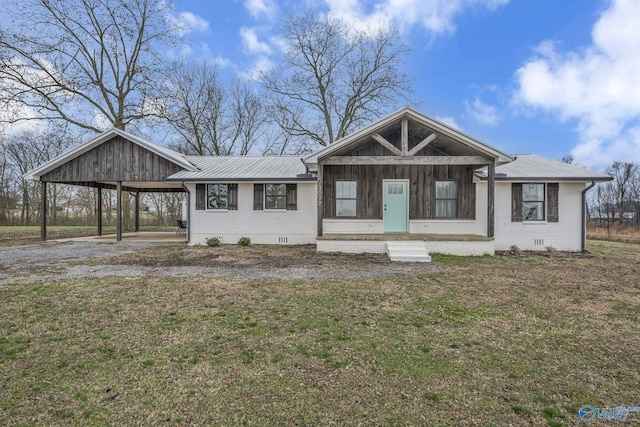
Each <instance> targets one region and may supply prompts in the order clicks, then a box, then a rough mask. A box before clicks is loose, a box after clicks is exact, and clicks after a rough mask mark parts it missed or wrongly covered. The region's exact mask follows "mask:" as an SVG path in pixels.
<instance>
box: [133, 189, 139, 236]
mask: <svg viewBox="0 0 640 427" xmlns="http://www.w3.org/2000/svg"><path fill="white" fill-rule="evenodd" d="M133 231H135V232H136V233H137V232H139V231H140V192H139V191H136V203H135V215H134V217H133Z"/></svg>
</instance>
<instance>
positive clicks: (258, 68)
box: [239, 56, 274, 81]
mask: <svg viewBox="0 0 640 427" xmlns="http://www.w3.org/2000/svg"><path fill="white" fill-rule="evenodd" d="M273 67H274V63H273V61H271V60H270V59H269V58H267V57H264V56H263V57H260V58H258V60H257V61H256V62H255V63H254V64H253V66H252V67H251V68H250V69H249V70H247V71H243V72H241V73H239V76H240V78H242V79H245V80H251V81H258V80H259V79H260V76H261V75H262V73H267V72H269V71H271V70H272V69H273Z"/></svg>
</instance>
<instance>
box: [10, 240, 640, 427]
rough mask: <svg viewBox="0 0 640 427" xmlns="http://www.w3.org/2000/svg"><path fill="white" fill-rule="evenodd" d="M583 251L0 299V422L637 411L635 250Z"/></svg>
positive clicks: (499, 417)
mask: <svg viewBox="0 0 640 427" xmlns="http://www.w3.org/2000/svg"><path fill="white" fill-rule="evenodd" d="M155 250H157V251H158V252H157V255H158V257H159V258H160V259H161V258H162V257H163V256H167V257H168V258H170V257H169V255H167V254H171V253H172V251H173V253H175V252H176V251H177V249H176V247H158V248H155ZM234 250H236V249H234ZM237 250H238V253H241V249H240V248H239V249H237ZM254 250H257V249H254ZM264 250H265V251H266V252H265V255H264V257H265V259H275V258H278V257H289V258H291V259H294V258H295V257H296V256H299V255H296V248H282V247H274V248H272V249H269V248H267V249H264ZM589 250H590V251H591V252H592V255H591V256H584V255H581V254H577V255H566V254H558V253H545V254H542V255H530V254H525V255H504V256H495V257H478V258H472V257H469V258H459V257H450V256H439V255H434V261H435V263H437V264H440V268H439V269H435V270H433V271H418V272H416V273H415V274H411V275H405V276H398V277H395V278H393V279H389V278H380V279H358V280H325V281H321V280H284V279H283V280H272V281H252V280H241V279H237V278H236V279H234V278H226V277H209V278H202V277H182V278H179V279H176V278H168V277H162V276H149V277H144V278H133V279H122V278H108V277H107V278H104V279H99V280H95V279H91V280H80V279H79V280H73V281H41V282H38V283H33V284H25V283H15V284H10V285H4V286H0V301H1V304H2V308H1V309H0V381H1V383H0V385H1V389H2V398H1V399H0V423H1V424H7V425H20V424H22V425H32V424H37V425H87V424H88V425H104V424H109V425H131V424H135V425H153V424H164V425H171V424H175V425H243V424H244V425H430V426H436V425H446V426H460V425H478V426H490V425H496V426H505V425H510V424H512V425H514V426H515V425H518V426H520V425H535V426H539V425H549V426H561V425H567V426H569V425H579V424H581V421H580V420H579V418H578V409H579V408H580V407H581V406H583V405H587V404H589V405H592V406H594V407H614V406H620V405H622V406H640V400H639V399H640V397H639V396H640V395H639V394H638V384H640V361H639V360H638V349H640V281H639V280H638V278H639V277H640V246H637V245H630V244H622V243H611V242H601V241H597V242H596V241H594V242H590V243H589ZM148 251H149V250H145V252H142V253H140V254H139V255H134V256H133V257H129V258H130V260H132V261H130V262H128V264H132V263H133V264H137V263H141V264H142V263H149V262H150V261H148V259H149V255H148V254H149V252H148ZM180 251H194V252H192V255H193V257H196V258H197V257H201V256H202V253H210V254H211V256H215V254H216V249H211V250H205V249H203V248H182V249H180ZM196 251H204V252H196ZM270 251H273V253H271V252H270ZM274 253H275V254H277V255H278V256H277V257H274V256H273V255H274ZM183 256H184V255H183ZM193 257H192V258H193ZM345 257H346V256H345ZM186 258H188V257H186ZM239 258H240V257H239ZM346 258H348V257H346ZM346 258H345V259H346ZM105 262H108V263H111V264H114V268H126V266H123V265H121V264H119V263H118V262H117V260H116V261H114V260H113V259H111V260H106V261H105ZM237 262H238V263H241V260H240V259H239V260H238V261H237ZM306 262H308V263H312V261H309V260H307V261H306ZM124 263H125V262H124V261H122V264H124ZM343 263H344V264H345V265H349V262H347V261H343ZM119 265H120V266H119ZM145 265H146V264H145ZM192 265H194V264H192ZM239 265H241V264H239ZM293 266H295V263H293V264H292V265H284V266H281V268H292V267H293ZM611 422H612V421H610V422H609V423H611ZM634 422H635V423H638V422H640V414H634V413H631V414H629V418H628V420H627V423H634ZM596 424H598V423H596Z"/></svg>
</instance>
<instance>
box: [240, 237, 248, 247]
mask: <svg viewBox="0 0 640 427" xmlns="http://www.w3.org/2000/svg"><path fill="white" fill-rule="evenodd" d="M238 244H239V245H240V246H249V245H250V244H251V239H250V238H248V237H241V238H240V240H238Z"/></svg>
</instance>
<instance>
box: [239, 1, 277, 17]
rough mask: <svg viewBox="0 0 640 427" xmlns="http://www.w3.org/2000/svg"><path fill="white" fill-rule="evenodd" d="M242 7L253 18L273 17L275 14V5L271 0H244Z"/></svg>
mask: <svg viewBox="0 0 640 427" xmlns="http://www.w3.org/2000/svg"><path fill="white" fill-rule="evenodd" d="M244 7H245V8H246V9H247V10H248V11H249V14H251V16H252V17H253V18H254V19H260V18H263V17H264V18H267V19H269V20H271V19H273V18H274V17H275V15H276V11H277V6H276V4H275V3H274V1H273V0H246V1H245V2H244Z"/></svg>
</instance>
